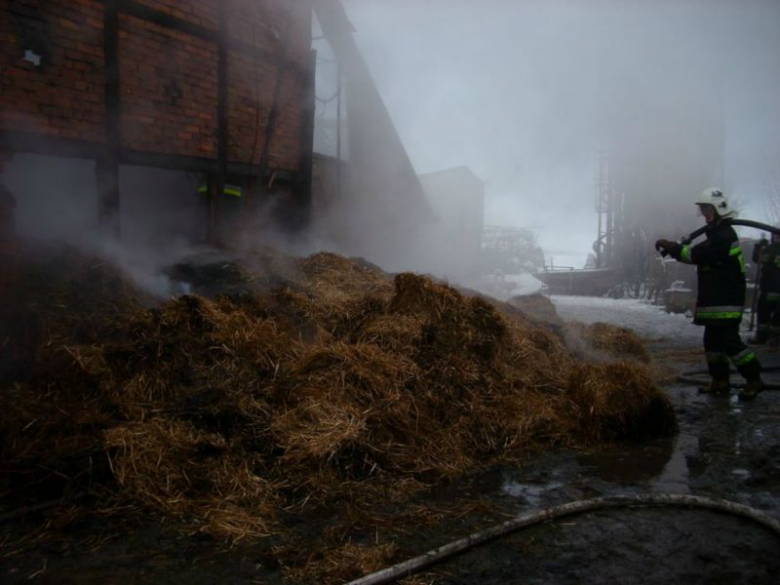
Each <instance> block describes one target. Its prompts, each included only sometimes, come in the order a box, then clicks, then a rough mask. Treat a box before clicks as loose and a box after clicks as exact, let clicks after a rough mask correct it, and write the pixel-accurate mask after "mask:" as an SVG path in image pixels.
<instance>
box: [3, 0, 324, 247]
mask: <svg viewBox="0 0 780 585" xmlns="http://www.w3.org/2000/svg"><path fill="white" fill-rule="evenodd" d="M311 18H312V0H48V1H46V0H0V71H1V72H2V74H1V75H0V150H2V151H6V152H10V153H14V154H15V155H21V156H24V155H37V156H45V157H55V158H56V159H58V160H59V159H62V158H67V159H81V160H83V161H91V162H92V164H94V171H95V173H94V193H95V204H96V214H97V216H98V217H99V218H100V220H101V222H102V224H103V225H104V226H106V227H108V228H110V229H113V230H117V229H119V218H120V217H121V210H122V207H123V206H124V205H125V197H124V194H123V192H122V188H120V187H121V184H122V183H123V181H120V169H121V168H125V169H126V168H128V167H139V168H141V167H145V168H154V169H165V170H168V171H176V172H181V173H184V172H190V173H196V174H197V175H198V177H199V178H198V181H200V180H202V179H201V178H203V180H205V182H206V183H205V184H207V185H208V188H207V189H206V190H205V191H206V194H205V195H204V197H203V200H204V201H205V204H204V207H205V210H206V211H205V216H206V218H207V219H206V221H205V224H204V225H205V229H206V232H207V235H208V236H209V239H212V240H215V239H218V234H219V232H218V231H217V230H216V226H217V225H218V224H219V221H220V219H219V218H220V216H221V212H220V209H221V207H220V205H221V204H220V200H221V199H222V198H223V197H224V196H223V193H224V192H225V188H224V187H225V185H226V184H230V185H238V186H239V187H241V191H242V194H243V197H242V201H241V206H242V207H244V208H246V209H250V210H251V209H253V208H256V207H257V206H258V205H259V204H261V203H262V201H263V198H264V197H267V196H268V194H269V192H270V191H271V190H273V192H274V193H275V196H276V197H277V198H278V199H279V201H280V204H279V205H278V206H277V211H279V212H280V213H281V215H282V217H283V219H284V221H286V222H287V223H288V224H292V225H294V226H299V225H302V224H303V223H305V221H306V217H307V214H308V209H309V205H310V199H311V193H310V178H311V165H312V133H313V115H314V59H313V55H312V51H311ZM47 160H49V159H47ZM124 182H126V181H124ZM18 197H19V198H23V197H24V193H20V194H18ZM157 199H160V198H159V197H158V198H157ZM150 205H154V202H150ZM250 215H251V214H250ZM123 221H124V220H123Z"/></svg>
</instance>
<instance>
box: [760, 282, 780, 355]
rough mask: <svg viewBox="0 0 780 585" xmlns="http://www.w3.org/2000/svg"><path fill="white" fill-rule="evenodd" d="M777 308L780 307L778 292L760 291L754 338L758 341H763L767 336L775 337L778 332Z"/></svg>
mask: <svg viewBox="0 0 780 585" xmlns="http://www.w3.org/2000/svg"><path fill="white" fill-rule="evenodd" d="M778 308H780V293H767V292H764V291H762V292H761V295H760V296H759V297H758V306H757V307H756V316H757V317H758V328H757V329H756V340H757V341H758V342H759V343H764V342H766V341H767V340H768V339H769V338H771V337H777V336H778V335H779V334H780V311H778Z"/></svg>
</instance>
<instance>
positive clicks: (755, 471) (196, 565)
mask: <svg viewBox="0 0 780 585" xmlns="http://www.w3.org/2000/svg"><path fill="white" fill-rule="evenodd" d="M692 339H693V338H692V337H691V336H690V335H688V336H681V337H668V336H666V337H661V338H654V339H650V340H649V341H648V348H649V350H650V352H651V354H652V355H653V356H654V359H655V362H656V365H662V366H663V368H662V372H663V373H665V374H666V377H665V378H664V379H665V380H666V383H665V384H664V387H665V388H666V389H667V391H668V393H669V395H670V397H671V398H672V400H673V403H674V405H675V409H676V412H677V415H678V420H679V426H680V432H679V434H678V435H676V436H675V437H671V438H667V439H659V440H655V441H653V442H649V443H645V444H637V445H621V446H619V447H614V448H605V449H602V450H600V451H598V452H591V453H577V452H570V451H565V452H554V453H547V454H544V455H541V456H536V457H534V458H533V459H532V460H530V461H529V462H528V464H527V465H525V466H523V467H522V468H516V469H494V470H490V471H488V472H485V473H483V474H481V475H479V476H477V477H472V478H469V479H468V480H465V481H462V482H459V483H458V484H456V485H452V486H448V487H446V488H445V489H442V490H440V491H439V492H437V493H433V494H428V495H427V496H426V499H427V500H428V501H429V502H430V503H431V505H439V504H441V503H442V502H445V503H446V502H449V501H464V500H473V501H479V502H483V503H487V504H489V505H488V506H485V507H483V510H484V511H482V512H481V513H479V514H471V515H468V516H465V517H458V518H452V519H449V520H444V522H443V523H442V524H440V525H438V526H423V527H418V526H413V525H410V526H409V527H408V528H409V532H408V534H407V536H406V537H405V539H404V540H403V545H402V551H401V555H400V556H401V557H402V558H407V557H412V556H415V555H417V554H420V553H422V552H424V551H426V550H428V549H430V548H433V547H435V546H438V545H441V544H444V543H446V542H449V541H451V540H454V539H457V538H460V537H462V536H465V535H466V534H469V533H470V532H472V531H475V530H478V529H482V528H485V527H487V526H490V525H492V524H494V523H497V522H500V521H503V520H505V519H507V518H508V517H511V516H513V515H516V514H522V513H526V512H530V511H534V510H538V509H541V508H545V507H549V506H554V505H557V504H561V503H565V502H570V501H574V500H581V499H587V498H593V497H599V496H607V495H615V494H645V493H667V492H668V493H683V494H696V495H702V496H710V497H715V498H722V499H726V500H730V501H733V502H737V503H740V504H745V505H748V506H751V507H754V508H756V509H758V510H761V511H763V512H765V513H767V514H769V515H771V516H773V517H775V518H778V519H780V391H767V392H765V393H763V394H762V395H760V396H759V397H758V399H757V400H756V401H755V402H752V403H747V404H742V403H739V402H738V401H737V400H736V394H735V393H733V394H732V395H731V396H730V397H725V396H721V397H702V396H699V395H698V394H697V392H696V388H695V386H692V385H689V384H681V383H678V382H676V381H675V380H674V374H675V373H682V372H686V371H690V370H695V369H698V368H701V366H702V356H701V352H700V348H699V346H698V343H697V342H694V341H692ZM758 352H759V355H760V357H761V359H762V361H763V362H764V364H765V365H767V366H770V367H772V368H780V355H778V353H777V350H769V349H766V348H761V349H759V350H758ZM766 379H767V380H768V381H772V382H775V383H780V372H776V371H775V372H770V373H768V374H767V375H766ZM51 517H53V516H52V515H50V514H49V512H48V511H46V510H43V511H38V512H32V511H31V512H30V513H29V514H27V515H24V516H15V517H13V518H10V519H8V518H3V519H2V522H1V523H0V538H4V539H5V540H0V582H2V583H79V584H81V583H84V584H88V583H171V584H173V583H187V584H188V585H197V584H200V583H204V584H205V583H268V584H276V583H282V582H283V581H282V578H281V571H280V568H279V567H273V566H268V564H267V563H266V562H265V560H264V559H266V558H267V557H266V556H265V555H264V554H263V553H264V551H263V546H262V545H246V546H243V545H238V546H235V547H233V548H226V547H225V546H223V545H220V544H219V543H215V542H214V541H212V540H210V539H209V538H207V537H203V536H192V537H186V536H182V535H180V533H179V532H178V531H177V527H175V526H166V525H161V524H159V523H158V522H156V521H155V520H154V519H153V518H146V519H143V518H142V519H138V518H133V519H132V520H131V519H125V520H122V521H121V522H122V523H121V524H118V522H120V521H119V520H118V519H117V517H114V516H112V517H106V518H102V517H100V516H86V517H84V519H83V520H81V521H77V522H72V523H70V524H68V526H67V527H66V528H65V529H64V531H63V536H62V538H59V539H57V540H55V541H50V540H47V541H41V542H40V543H38V544H36V543H35V542H32V543H30V542H28V543H27V545H26V546H25V547H24V550H23V551H22V550H21V549H19V548H18V547H14V546H11V545H10V542H11V539H12V537H14V536H15V535H18V534H19V533H20V532H21V531H29V530H31V529H35V528H39V529H42V530H44V529H48V528H49V527H48V526H47V522H48V520H49V519H50V518H51ZM33 538H34V537H33ZM778 553H780V537H779V536H778V535H777V534H774V533H772V532H770V531H769V530H768V529H766V528H763V527H761V526H760V525H758V524H757V523H755V522H753V521H751V520H747V519H743V518H739V517H735V516H731V515H726V514H723V513H718V512H714V511H709V510H703V509H687V508H642V507H637V508H630V509H616V510H607V511H600V512H591V513H587V514H583V515H579V516H572V517H568V518H564V519H561V520H558V521H555V522H551V523H547V524H542V525H538V526H535V527H532V528H527V529H525V530H522V531H520V532H517V533H515V534H513V535H511V536H507V537H503V538H501V539H499V540H496V541H493V542H490V543H488V544H485V545H483V546H480V547H479V548H477V549H474V550H473V551H470V552H468V553H465V554H462V555H460V556H458V557H456V558H454V559H452V560H449V561H447V562H445V563H442V564H440V565H437V566H436V567H435V568H434V569H432V570H431V571H429V572H427V573H425V574H424V575H422V576H420V577H418V579H417V580H416V582H417V583H421V582H428V583H434V582H435V583H439V584H448V585H455V584H467V583H480V584H499V583H500V584H512V583H524V584H553V583H555V584H569V583H571V584H574V583H622V584H626V583H628V584H631V583H651V584H654V583H659V584H660V583H664V584H668V583H711V584H716V583H723V584H726V583H728V584H739V583H745V584H747V583H751V584H769V583H776V582H778V577H777V575H778V573H780V554H778Z"/></svg>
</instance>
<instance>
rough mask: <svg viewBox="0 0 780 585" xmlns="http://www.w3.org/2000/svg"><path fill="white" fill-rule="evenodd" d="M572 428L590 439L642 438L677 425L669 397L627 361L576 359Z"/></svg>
mask: <svg viewBox="0 0 780 585" xmlns="http://www.w3.org/2000/svg"><path fill="white" fill-rule="evenodd" d="M566 393H567V397H568V398H569V400H570V406H569V408H570V412H571V414H572V415H573V421H572V422H574V423H575V424H576V426H575V428H574V429H573V431H574V432H575V433H576V434H578V435H580V436H581V437H583V438H584V439H585V440H586V441H592V442H596V441H616V440H638V439H644V438H648V437H651V436H658V435H660V434H669V433H673V432H674V431H675V430H676V419H675V417H674V410H673V408H672V404H671V401H670V399H669V397H668V396H666V395H665V394H663V393H662V392H660V391H659V390H658V388H657V387H656V386H655V384H654V382H653V379H652V376H651V374H650V372H649V371H648V370H646V369H644V368H640V367H637V366H634V365H632V364H629V363H625V362H623V363H611V364H587V363H579V364H575V365H574V366H573V367H572V368H571V372H570V374H569V382H568V386H567V389H566Z"/></svg>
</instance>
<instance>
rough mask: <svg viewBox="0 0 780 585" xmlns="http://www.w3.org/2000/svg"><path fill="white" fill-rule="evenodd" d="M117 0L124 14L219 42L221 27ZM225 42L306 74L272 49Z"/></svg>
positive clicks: (220, 6)
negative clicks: (209, 26)
mask: <svg viewBox="0 0 780 585" xmlns="http://www.w3.org/2000/svg"><path fill="white" fill-rule="evenodd" d="M100 1H101V2H106V3H107V2H109V1H111V0H100ZM116 1H117V2H118V6H119V11H120V13H122V14H126V15H128V16H133V17H135V18H139V19H141V20H145V21H147V22H151V23H154V24H156V25H158V26H161V27H163V28H169V29H172V30H175V31H178V32H183V33H186V34H189V35H192V36H194V37H197V38H199V39H202V40H204V41H209V42H212V43H218V42H219V38H220V31H219V29H217V30H212V29H209V28H206V27H203V26H200V25H198V24H195V23H193V22H190V21H188V20H185V19H183V18H179V17H177V16H173V15H172V14H168V13H167V12H162V11H160V10H156V9H154V8H151V7H150V6H146V5H144V4H141V3H139V2H136V1H134V0H116ZM224 5H225V2H224V0H220V1H219V3H218V10H220V11H223V10H224V9H225V6H224ZM225 42H226V43H227V48H228V50H230V51H235V52H236V53H240V54H242V55H245V56H247V57H249V58H251V59H254V60H257V61H264V62H269V63H274V64H276V65H277V66H283V67H288V68H290V69H293V70H296V71H299V72H300V73H301V74H305V66H303V65H301V64H299V63H296V62H295V61H292V60H288V59H286V58H285V56H284V55H282V56H279V55H277V54H276V53H273V52H271V51H267V50H264V49H260V48H257V47H254V46H252V45H249V44H247V43H242V42H238V41H234V40H231V39H230V38H229V37H227V38H226V39H225Z"/></svg>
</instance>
